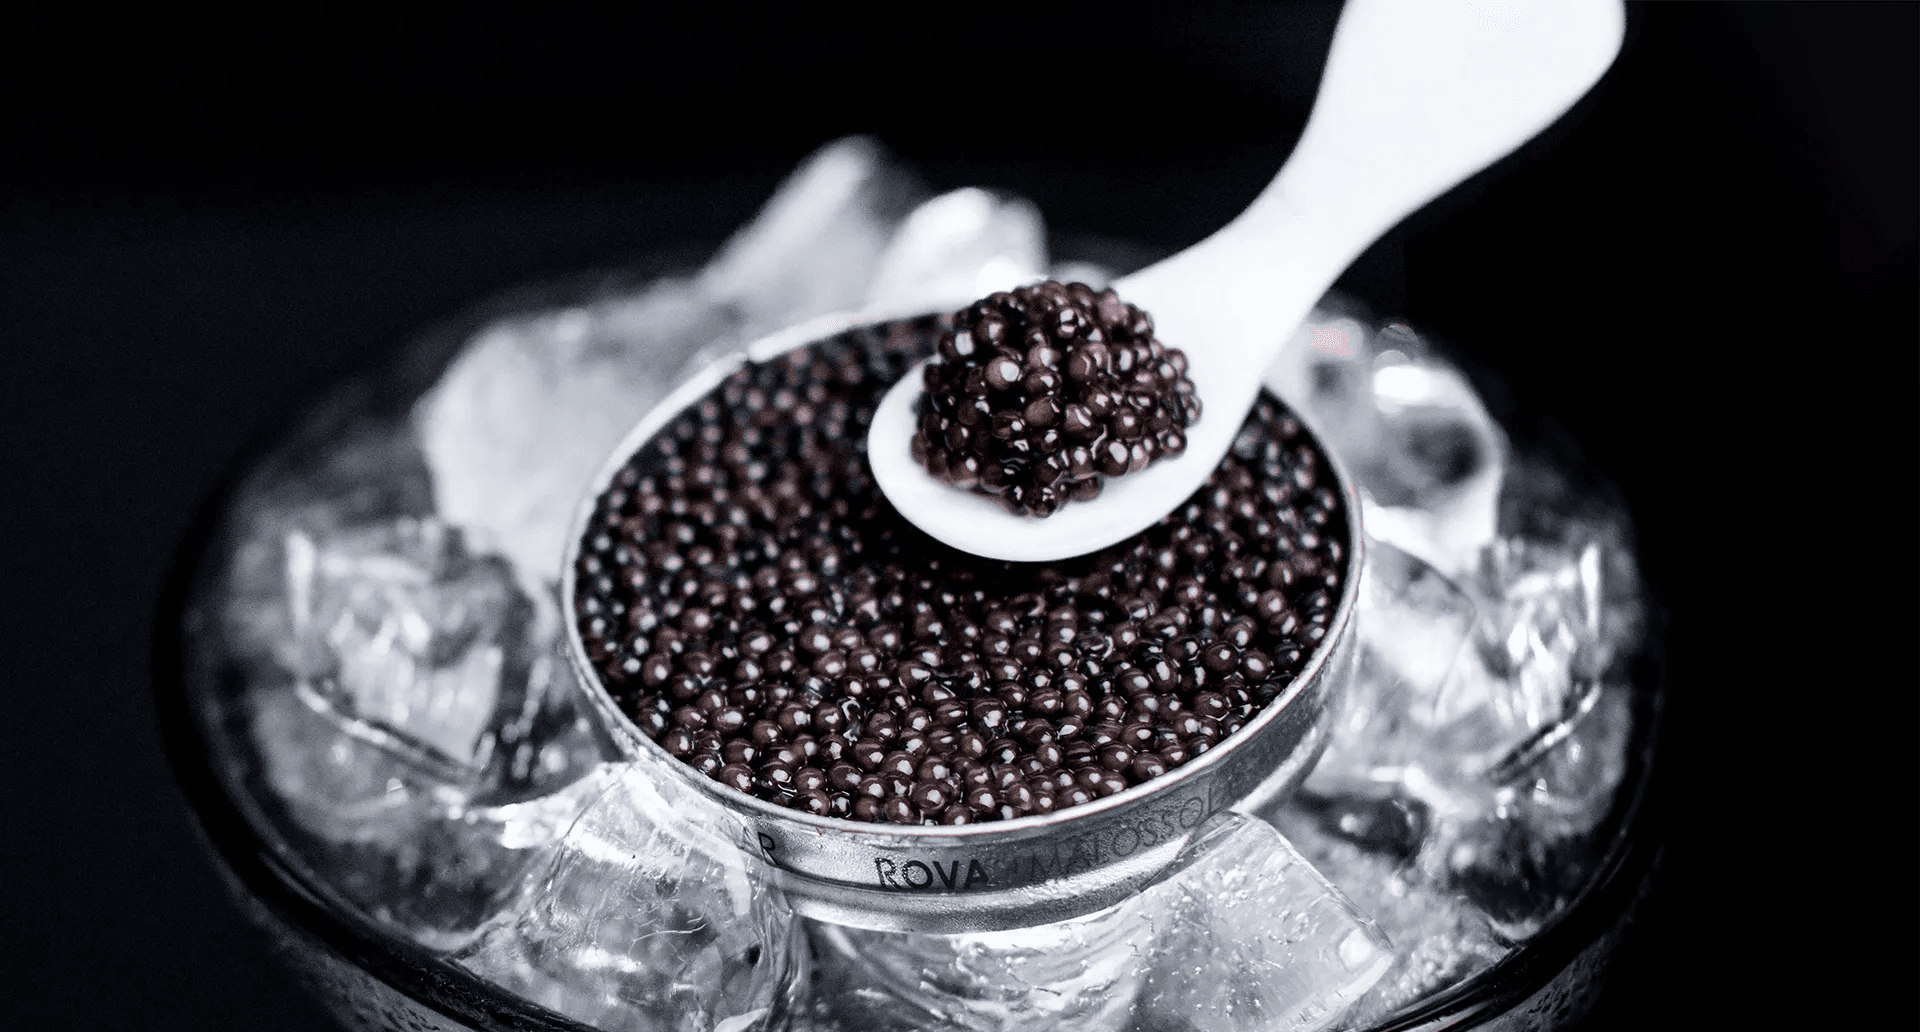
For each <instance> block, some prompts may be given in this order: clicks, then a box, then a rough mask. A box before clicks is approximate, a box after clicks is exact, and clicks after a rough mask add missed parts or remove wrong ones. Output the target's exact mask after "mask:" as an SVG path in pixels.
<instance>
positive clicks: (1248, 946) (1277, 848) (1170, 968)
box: [1135, 813, 1393, 1032]
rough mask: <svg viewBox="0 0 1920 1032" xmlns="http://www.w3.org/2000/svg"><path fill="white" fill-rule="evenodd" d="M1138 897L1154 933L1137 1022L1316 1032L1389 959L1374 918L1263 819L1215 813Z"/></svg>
mask: <svg viewBox="0 0 1920 1032" xmlns="http://www.w3.org/2000/svg"><path fill="white" fill-rule="evenodd" d="M1181 855H1182V858H1183V859H1182V861H1181V862H1180V863H1178V864H1177V865H1176V866H1178V867H1180V869H1179V870H1178V871H1177V872H1176V873H1174V874H1173V875H1171V876H1170V877H1168V878H1167V879H1166V880H1165V881H1162V882H1160V883H1159V884H1157V885H1155V886H1154V887H1153V888H1150V889H1148V890H1147V891H1146V892H1145V893H1143V894H1142V895H1141V897H1140V901H1139V904H1138V905H1139V907H1140V910H1141V912H1142V914H1143V915H1144V916H1145V917H1146V918H1147V920H1148V921H1149V922H1150V923H1151V925H1152V927H1153V928H1154V933H1155V934H1154V936H1153V938H1152V945H1151V947H1150V948H1149V951H1148V956H1147V961H1148V963H1147V971H1148V974H1147V978H1146V982H1145V984H1144V985H1143V986H1142V987H1141V990H1140V994H1139V996H1138V998H1137V1000H1136V1003H1135V1021H1136V1024H1137V1025H1138V1026H1139V1027H1144V1028H1153V1029H1184V1030H1189V1032H1289V1030H1297V1032H1306V1030H1310V1029H1318V1028H1323V1027H1325V1026H1326V1025H1328V1024H1329V1023H1331V1022H1332V1021H1334V1020H1335V1019H1336V1018H1338V1017H1339V1015H1340V1013H1341V1012H1342V1011H1344V1010H1345V1009H1346V1008H1347V1007H1348V1006H1349V1005H1350V1004H1352V1003H1353V1002H1354V1001H1355V1000H1356V999H1358V998H1359V997H1360V996H1361V994H1363V993H1365V992H1366V991H1367V989H1368V988H1369V987H1371V986H1372V985H1373V984H1374V983H1375V982H1376V981H1378V980H1379V979H1380V977H1381V976H1382V975H1383V974H1384V973H1385V972H1386V970H1387V968H1388V966H1389V965H1390V964H1391V963H1392V962H1393V951H1392V947H1391V945H1390V944H1389V942H1388V941H1387V939H1386V937H1385V936H1383V935H1382V934H1381V932H1380V930H1379V929H1378V928H1377V927H1376V926H1375V925H1374V922H1373V921H1372V920H1371V919H1370V918H1368V917H1367V916H1366V915H1365V914H1364V913H1362V912H1361V911H1359V910H1358V909H1356V908H1355V907H1354V905H1353V904H1352V903H1351V902H1350V901H1349V900H1348V899H1347V897H1346V896H1345V895H1343V894H1342V893H1341V892H1340V890H1339V889H1337V888H1335V887H1334V886H1333V885H1332V884H1331V883H1329V882H1328V881H1327V879H1326V878H1325V877H1324V876H1323V875H1322V874H1321V873H1320V872H1319V871H1317V870H1315V869H1314V867H1313V865H1311V864H1309V863H1308V862H1307V861H1306V860H1305V859H1304V858H1303V857H1301V855H1300V854H1299V852H1297V851H1296V850H1295V849H1294V847H1293V846H1292V844H1291V843H1289V842H1288V841H1287V840H1286V839H1285V838H1283V837H1281V835H1280V834H1279V833H1278V832H1277V831H1275V830H1274V828H1273V827H1272V826H1271V825H1269V824H1268V823H1266V822H1265V821H1262V820H1258V819H1255V818H1250V817H1243V816H1241V815H1238V814H1232V813H1229V814H1225V815H1222V816H1221V817H1218V818H1215V819H1214V820H1213V821H1212V822H1210V823H1209V824H1208V825H1206V826H1204V827H1203V828H1202V829H1201V831H1200V832H1199V833H1198V834H1196V835H1195V837H1194V839H1193V840H1192V841H1191V842H1189V843H1188V845H1187V847H1186V849H1184V850H1183V851H1182V854H1181Z"/></svg>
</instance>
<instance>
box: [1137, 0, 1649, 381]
mask: <svg viewBox="0 0 1920 1032" xmlns="http://www.w3.org/2000/svg"><path fill="white" fill-rule="evenodd" d="M1623 25H1624V14H1623V12H1622V10H1621V7H1620V2H1619V0H1553V2H1551V3H1492V2H1475V0H1348V3H1347V5H1346V8H1345V9H1344V10H1343V12H1342V14H1341V17H1340V24H1339V26H1338V28H1337V29H1336V30H1335V32H1334V37H1333V46H1332V49H1331V50H1330V51H1329V53H1328V55H1327V64H1326V71H1325V73H1324V74H1323V76H1322V78H1321V83H1320V92H1319V95H1318V97H1317V98H1316V99H1315V101H1314V107H1313V113H1312V115H1311V116H1310V117H1309V118H1308V121H1307V126H1306V129H1305V131H1304V132H1303V133H1302V134H1301V136H1300V141H1299V143H1298V144H1297V145H1296V146H1295V147H1294V150H1293V154H1292V155H1291V156H1290V157H1289V159H1288V161H1287V163H1286V166H1285V167H1284V168H1282V169H1281V170H1280V173H1279V175H1278V176H1276V177H1275V178H1274V180H1273V182H1271V183H1269V184H1268V185H1267V187H1266V189H1265V190H1263V191H1262V192H1261V194H1260V196H1259V197H1258V198H1256V199H1255V200H1254V202H1253V204H1252V205H1251V206H1249V207H1248V208H1247V210H1246V211H1244V212H1242V213H1241V214H1240V215H1239V217H1237V218H1235V219H1234V220H1233V221H1232V222H1230V223H1228V224H1227V225H1226V226H1225V227H1223V228H1222V229H1221V230H1220V231H1219V232H1217V233H1215V234H1213V235H1212V236H1211V237H1208V238H1207V239H1206V240H1203V241H1201V242H1200V243H1199V244H1196V245H1195V246H1193V247H1191V248H1188V249H1187V250H1185V251H1182V252H1181V253H1180V254H1177V255H1175V256H1173V257H1172V258H1169V259H1168V260H1166V261H1164V262H1161V263H1159V264H1158V265H1155V266H1152V267H1150V268H1148V269H1145V270H1143V271H1141V272H1139V273H1136V274H1134V275H1133V276H1130V277H1128V278H1127V279H1125V280H1123V281H1122V282H1121V283H1120V284H1119V288H1120V290H1121V292H1122V294H1123V295H1124V296H1127V297H1128V299H1129V300H1132V301H1134V302H1135V303H1136V304H1139V305H1140V306H1141V307H1143V308H1146V309H1147V310H1149V311H1151V312H1153V313H1154V317H1155V320H1156V322H1157V323H1158V324H1159V325H1160V327H1161V328H1162V329H1164V330H1166V331H1167V332H1165V333H1163V334H1161V336H1162V337H1163V338H1164V339H1166V340H1167V341H1168V342H1169V343H1172V344H1174V345H1175V346H1176V347H1189V346H1190V344H1191V345H1192V346H1195V347H1198V348H1200V349H1202V350H1204V351H1205V352H1207V353H1208V358H1209V359H1214V358H1215V356H1214V352H1215V350H1216V345H1218V346H1219V349H1220V350H1221V351H1222V352H1224V353H1223V354H1221V355H1220V356H1219V358H1218V359H1217V361H1221V362H1224V363H1225V364H1227V365H1230V366H1232V367H1233V368H1232V369H1231V370H1230V371H1229V370H1226V369H1222V370H1220V372H1221V377H1222V379H1223V380H1224V379H1233V380H1239V379H1240V378H1243V377H1245V376H1247V375H1250V374H1251V375H1257V374H1258V373H1259V372H1260V371H1261V370H1263V369H1265V367H1266V366H1267V365H1268V364H1270V362H1271V361H1272V359H1273V357H1274V356H1275V354H1276V353H1277V352H1278V350H1279V349H1280V347H1282V346H1283V345H1284V344H1285V342H1286V341H1287V340H1288V339H1289V338H1290V337H1291V335H1292V330H1293V328H1294V326H1296V325H1297V324H1298V323H1299V321H1300V320H1301V319H1302V318H1304V317H1305V316H1306V314H1307V312H1308V311H1309V310H1311V308H1312V305H1313V303H1314V302H1315V301H1317V300H1319V298H1320V296H1321V295H1322V294H1323V293H1325V291H1326V289H1327V288H1328V287H1329V286H1331V285H1332V284H1333V281H1334V280H1335V279H1336V278H1338V277H1339V275H1340V273H1341V272H1342V271H1343V270H1344V269H1345V268H1346V267H1347V266H1348V265H1349V264H1351V263H1352V261H1353V259H1354V258H1356V257H1358V256H1359V254H1360V252H1361V251H1363V250H1365V249H1366V248H1367V246H1368V245H1370V244H1371V243H1372V242H1373V241H1374V240H1375V239H1377V238H1378V237H1379V236H1380V235H1381V234H1382V233H1384V232H1386V231H1387V230H1388V229H1390V228H1392V227H1393V225H1394V224H1395V223H1397V222H1399V221H1400V220H1401V219H1403V218H1405V217H1406V216H1407V215H1409V214H1411V213H1412V212H1413V211H1415V210H1417V209H1418V208H1420V207H1421V206H1422V205H1424V204H1426V203H1427V202H1428V201H1430V200H1432V199H1433V198H1434V197H1436V196H1438V195H1439V194H1441V193H1443V192H1445V191H1446V190H1448V189H1450V188H1451V187H1453V186H1454V185H1455V184H1457V183H1459V182H1460V181H1461V180H1463V179H1466V178H1467V177H1468V176H1471V175H1473V174H1474V173H1476V172H1478V171H1480V170H1481V169H1483V168H1485V167H1487V166H1488V165H1491V164H1492V163H1493V162H1495V161H1497V160H1499V159H1500V158H1501V157H1504V156H1505V155H1507V154H1508V153H1510V152H1512V151H1513V150H1514V149H1515V148H1517V147H1518V146H1520V144H1522V143H1524V142H1526V141H1527V140H1528V139H1530V138H1531V137H1532V136H1534V135H1535V134H1536V133H1538V132H1539V131H1540V130H1542V129H1544V128H1546V126H1547V125H1549V124H1551V123H1552V122H1553V121H1554V120H1555V119H1556V118H1558V117H1559V116H1560V115H1561V114H1562V113H1563V112H1565V111H1566V110H1567V109H1568V108H1569V107H1571V106H1572V105H1573V103H1574V102H1575V101H1576V100H1578V99H1579V98H1580V97H1581V96H1582V95H1583V94H1585V93H1586V92H1587V90H1588V89H1590V88H1591V87H1592V86H1593V84H1594V83H1595V82H1596V81H1597V80H1598V79H1599V78H1600V76H1601V74H1602V73H1604V72H1605V71H1606V69H1607V67H1608V65H1610V64H1611V63H1612V61H1613V58H1614V55H1615V54H1616V53H1617V52H1618V50H1619V46H1620V38H1621V34H1622V28H1623ZM1201 342H1206V343H1204V344H1203V343H1201ZM1242 393H1245V392H1244V391H1238V390H1236V391H1232V392H1231V394H1232V395H1234V396H1238V395H1239V394H1242ZM1203 397H1204V394H1203ZM1223 400H1224V399H1223Z"/></svg>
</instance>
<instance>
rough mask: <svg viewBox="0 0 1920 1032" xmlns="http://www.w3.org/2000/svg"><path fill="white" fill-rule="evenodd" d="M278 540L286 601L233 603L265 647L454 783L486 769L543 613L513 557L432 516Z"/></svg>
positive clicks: (305, 681)
mask: <svg viewBox="0 0 1920 1032" xmlns="http://www.w3.org/2000/svg"><path fill="white" fill-rule="evenodd" d="M280 533H281V540H280V549H279V557H280V564H279V565H280V570H279V573H280V577H279V579H278V580H279V586H280V588H281V591H282V592H283V593H282V594H281V595H280V596H279V597H278V598H274V597H272V596H265V597H261V595H260V594H258V593H253V594H249V595H248V596H247V597H246V598H245V599H244V601H242V602H240V603H239V604H237V605H236V606H235V607H234V609H235V612H234V614H233V617H232V619H233V622H234V623H236V624H237V625H241V626H244V628H245V632H244V633H246V634H249V635H254V636H256V640H255V645H254V647H256V648H258V649H260V650H262V651H264V652H265V653H267V654H268V655H270V656H271V657H272V661H273V662H274V664H275V665H276V666H278V667H279V668H280V669H281V670H283V671H284V672H285V673H286V674H288V675H290V676H291V678H292V679H293V681H294V683H295V684H296V686H297V687H298V690H299V691H301V692H303V693H305V694H306V696H307V698H308V701H309V703H310V704H311V705H313V706H315V707H316V708H321V709H327V710H331V711H333V712H335V713H336V714H337V716H338V719H339V720H341V721H342V722H344V723H346V724H348V725H352V726H354V727H357V728H359V729H361V730H362V731H363V732H365V734H367V735H370V736H373V737H376V738H381V739H385V740H387V744H390V745H393V746H395V747H398V748H403V749H407V750H412V751H415V752H418V753H420V754H423V755H422V757H421V758H422V761H423V762H426V763H428V764H429V765H431V766H434V767H436V768H438V769H440V770H441V771H443V772H444V773H445V775H446V776H448V777H454V778H458V777H459V776H460V775H459V772H460V771H463V770H465V769H466V768H467V767H469V766H471V765H475V762H476V757H477V752H478V751H479V750H480V749H481V748H482V738H483V732H484V731H485V730H486V729H487V726H488V722H489V720H490V718H491V717H492V716H493V714H494V710H495V706H496V703H497V702H498V701H499V699H500V697H501V694H502V690H503V685H504V684H506V683H508V682H519V683H524V682H525V680H526V676H527V671H528V664H529V663H530V662H531V656H530V655H529V654H528V652H527V647H526V633H527V628H528V624H529V622H530V620H531V617H532V609H533V607H532V604H531V603H530V602H529V600H528V599H527V598H526V596H525V595H524V594H522V593H521V591H520V589H519V587H518V586H517V585H516V583H515V580H514V577H513V575H512V572H511V571H510V570H509V569H508V568H507V564H506V563H505V561H504V560H501V559H499V558H498V557H484V556H475V555H472V554H471V553H469V552H468V551H467V550H466V548H465V546H464V544H463V542H462V538H461V535H460V533H459V532H458V531H457V530H452V529H450V528H448V527H447V526H446V525H445V524H443V523H441V522H440V521H438V520H435V519H432V518H426V519H419V518H414V517H410V516H405V517H400V518H398V519H395V520H392V521H388V522H384V523H377V524H370V525H365V526H358V527H351V528H338V529H334V530H331V531H328V532H326V533H325V534H324V536H322V535H321V534H320V533H318V532H310V531H308V530H307V529H304V528H302V527H300V526H297V525H288V526H285V527H283V528H282V529H281V531H280ZM256 587H258V586H256Z"/></svg>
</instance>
